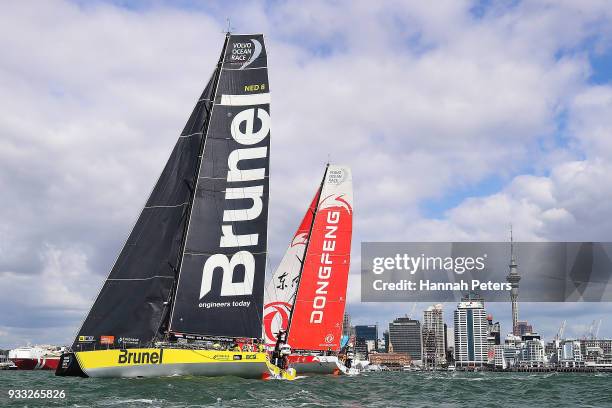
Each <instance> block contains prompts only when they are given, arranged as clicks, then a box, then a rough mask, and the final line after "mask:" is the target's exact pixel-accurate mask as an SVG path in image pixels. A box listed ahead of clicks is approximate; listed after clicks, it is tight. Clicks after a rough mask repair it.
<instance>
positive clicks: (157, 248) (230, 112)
mask: <svg viewBox="0 0 612 408" xmlns="http://www.w3.org/2000/svg"><path fill="white" fill-rule="evenodd" d="M269 155H270V93H269V85H268V70H267V57H266V48H265V45H264V38H263V35H261V34H255V35H235V34H231V33H228V34H227V35H226V37H225V41H224V43H223V49H222V52H221V56H220V58H219V61H218V63H217V66H216V68H215V70H214V72H213V74H212V77H211V78H210V81H209V82H208V84H207V85H206V87H205V89H204V91H203V93H202V95H201V96H200V98H198V101H197V103H196V105H195V108H194V109H193V112H192V113H191V116H190V117H189V119H188V121H187V124H186V126H185V128H184V129H183V131H182V132H181V134H180V136H179V137H178V141H177V142H176V145H175V146H174V149H173V151H172V153H171V155H170V158H169V159H168V162H167V163H166V165H165V167H164V169H163V171H162V173H161V175H160V176H159V179H158V181H157V183H156V184H155V186H154V188H153V191H152V192H151V194H150V196H149V198H148V200H147V201H146V204H145V206H144V208H143V209H142V212H141V213H140V216H139V217H138V220H137V221H136V224H135V225H134V227H133V229H132V231H131V233H130V235H129V237H128V239H127V242H126V243H125V244H124V246H123V248H122V250H121V252H120V254H119V257H118V258H117V260H116V262H115V264H114V266H113V267H112V269H111V271H110V273H109V275H108V277H107V279H106V281H105V282H104V284H103V286H102V288H101V290H100V292H99V294H98V296H97V298H96V300H95V302H94V303H93V306H92V307H91V309H90V311H89V313H88V315H87V317H86V318H85V320H84V322H83V323H82V325H81V327H80V329H79V331H78V333H77V335H76V338H75V340H74V342H73V344H72V347H71V351H70V352H68V353H64V354H62V356H61V360H60V362H59V366H58V368H57V371H56V374H57V375H60V376H83V377H151V376H168V375H204V376H224V375H234V376H240V377H245V378H270V377H271V376H275V377H283V378H287V379H291V378H293V377H294V376H295V373H294V372H293V371H283V370H280V369H279V368H278V367H276V366H273V365H272V364H271V363H270V361H269V358H268V355H267V353H266V352H265V350H262V348H261V347H259V348H258V347H257V346H258V344H257V343H258V339H259V338H260V336H261V325H262V318H263V291H264V279H265V267H266V256H267V219H268V195H269Z"/></svg>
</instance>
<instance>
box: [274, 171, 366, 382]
mask: <svg viewBox="0 0 612 408" xmlns="http://www.w3.org/2000/svg"><path fill="white" fill-rule="evenodd" d="M352 224H353V191H352V177H351V171H350V169H349V168H348V167H346V166H339V165H327V167H326V169H325V173H324V176H323V180H322V182H321V185H320V187H319V189H318V190H317V193H316V194H315V197H314V199H313V201H312V203H311V204H310V206H309V208H308V210H307V211H306V214H305V215H304V218H303V219H302V222H301V223H300V226H299V227H298V230H297V232H296V234H295V235H294V238H293V240H292V242H291V244H290V246H289V248H288V249H287V252H286V253H285V255H284V257H283V259H282V260H281V263H280V265H279V267H278V268H277V270H276V271H275V272H274V274H273V275H272V279H271V280H270V281H269V282H268V285H267V286H266V291H265V302H264V307H265V312H264V328H263V331H264V338H265V339H266V345H267V346H268V347H273V348H274V353H282V354H283V358H284V359H286V363H287V365H288V366H290V367H294V368H296V370H297V372H299V373H300V374H303V373H321V374H341V373H342V374H355V373H356V370H355V369H352V368H350V362H351V359H352V355H351V352H350V351H349V350H348V349H347V348H345V349H343V350H341V349H340V342H341V335H342V322H343V316H344V308H345V304H346V289H347V283H348V274H349V267H350V252H351V237H352ZM279 333H281V334H282V335H281V336H280V337H279Z"/></svg>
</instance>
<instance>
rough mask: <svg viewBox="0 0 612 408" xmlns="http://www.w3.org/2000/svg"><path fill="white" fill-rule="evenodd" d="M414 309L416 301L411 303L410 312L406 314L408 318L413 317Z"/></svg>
mask: <svg viewBox="0 0 612 408" xmlns="http://www.w3.org/2000/svg"><path fill="white" fill-rule="evenodd" d="M414 309H416V302H414V303H413V304H412V308H411V309H410V314H409V315H408V318H410V319H413V316H414Z"/></svg>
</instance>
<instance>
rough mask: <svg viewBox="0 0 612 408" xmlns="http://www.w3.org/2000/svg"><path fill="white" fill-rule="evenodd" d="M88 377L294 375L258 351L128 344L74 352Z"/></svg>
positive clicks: (282, 376) (267, 376)
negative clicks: (123, 348)
mask: <svg viewBox="0 0 612 408" xmlns="http://www.w3.org/2000/svg"><path fill="white" fill-rule="evenodd" d="M74 355H75V357H76V360H77V362H78V365H79V366H80V369H81V370H82V372H83V373H84V374H85V375H86V376H88V377H162V376H172V375H201V376H207V377H218V376H228V375H231V376H238V377H243V378H264V379H267V378H284V379H288V380H290V379H294V378H295V372H285V371H284V370H280V369H279V368H278V367H276V366H274V365H272V364H271V363H270V362H269V359H268V355H267V354H266V353H260V352H245V351H216V350H196V349H172V348H132V349H127V350H115V349H113V350H95V351H80V352H75V353H74Z"/></svg>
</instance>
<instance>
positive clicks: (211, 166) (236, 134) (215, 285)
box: [170, 35, 270, 338]
mask: <svg viewBox="0 0 612 408" xmlns="http://www.w3.org/2000/svg"><path fill="white" fill-rule="evenodd" d="M269 156H270V94H269V84H268V70H267V61H266V51H265V48H264V42H263V36H262V35H248V36H247V35H232V36H231V37H230V38H229V42H228V44H227V47H226V51H225V56H224V63H223V67H222V69H221V74H220V77H219V83H218V87H217V89H216V92H215V103H214V106H213V108H212V112H211V118H210V127H209V129H208V134H207V138H206V142H205V146H204V152H203V158H202V162H201V168H200V172H199V177H198V181H197V185H196V194H195V200H194V202H193V210H192V213H191V221H190V225H189V229H188V232H187V239H186V243H185V251H184V253H183V260H182V267H181V271H180V276H179V282H178V289H177V293H176V300H175V303H174V308H173V313H172V319H171V323H170V330H171V331H173V332H179V333H188V334H206V335H211V336H228V337H252V338H258V337H260V336H261V324H262V314H263V291H264V278H265V265H266V247H267V222H268V177H269ZM198 226H201V227H202V226H205V230H203V228H198Z"/></svg>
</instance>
